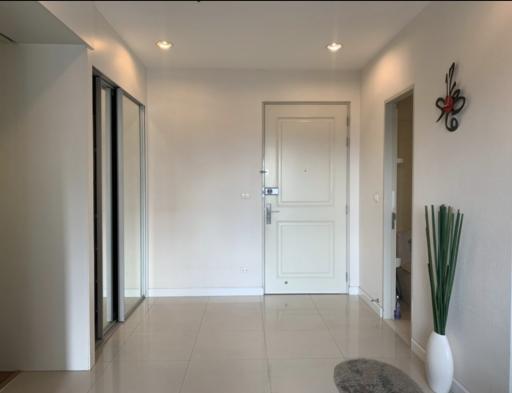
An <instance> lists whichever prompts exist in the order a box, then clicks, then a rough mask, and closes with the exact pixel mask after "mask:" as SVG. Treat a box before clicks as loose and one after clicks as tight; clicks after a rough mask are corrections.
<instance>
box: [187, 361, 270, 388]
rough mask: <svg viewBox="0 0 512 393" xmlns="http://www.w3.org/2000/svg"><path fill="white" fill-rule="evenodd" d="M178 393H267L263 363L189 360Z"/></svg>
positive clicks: (266, 374)
mask: <svg viewBox="0 0 512 393" xmlns="http://www.w3.org/2000/svg"><path fill="white" fill-rule="evenodd" d="M181 393H270V381H269V377H268V370H267V362H266V361H265V360H255V359H229V360H220V359H200V360H199V359H198V360H192V362H191V363H190V366H189V369H188V372H187V376H186V377H185V382H184V383H183V389H182V391H181Z"/></svg>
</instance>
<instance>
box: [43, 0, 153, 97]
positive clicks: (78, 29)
mask: <svg viewBox="0 0 512 393" xmlns="http://www.w3.org/2000/svg"><path fill="white" fill-rule="evenodd" d="M40 3H41V4H42V5H43V6H44V7H46V8H47V9H48V10H49V11H50V12H51V13H52V14H54V15H55V16H56V17H57V18H58V19H60V20H61V21H62V22H63V23H64V24H65V25H66V26H68V27H69V28H70V29H71V30H73V31H74V32H75V33H76V34H77V35H78V36H79V37H80V38H81V39H83V40H84V41H85V42H86V43H87V44H88V45H89V47H90V50H89V51H88V54H89V58H90V63H91V65H92V66H94V67H96V68H97V69H99V70H100V71H101V72H102V73H103V74H105V75H106V76H108V77H109V78H110V79H111V80H113V81H114V82H115V83H116V84H118V85H119V86H121V87H122V88H123V89H124V90H126V91H127V92H128V93H130V94H131V95H132V96H134V97H135V98H136V99H137V100H139V101H140V102H142V103H145V102H146V69H145V67H144V64H142V62H141V61H140V60H139V59H138V58H137V57H136V56H135V55H134V54H133V52H132V51H131V49H130V48H129V47H128V45H126V43H125V42H124V41H123V39H122V38H121V37H120V36H119V34H117V32H116V31H115V30H114V29H113V28H112V26H111V25H110V24H109V23H108V22H107V20H106V19H105V18H104V17H103V15H102V14H100V12H99V11H98V10H97V9H96V7H95V5H94V2H93V1H41V2H40Z"/></svg>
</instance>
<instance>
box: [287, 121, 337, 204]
mask: <svg viewBox="0 0 512 393" xmlns="http://www.w3.org/2000/svg"><path fill="white" fill-rule="evenodd" d="M278 127H279V130H278V132H279V140H278V146H279V155H278V156H279V162H278V166H279V179H278V182H279V183H280V184H281V188H282V192H281V194H280V195H281V197H280V198H279V199H280V200H279V203H280V204H281V205H283V204H288V203H293V204H308V205H317V204H326V203H327V204H329V203H331V197H332V188H333V187H332V186H333V184H332V183H333V181H332V180H333V179H332V176H331V175H332V164H333V162H332V159H333V157H332V156H333V151H332V150H333V142H334V123H333V119H322V118H316V119H315V118H295V119H280V120H279V126H278Z"/></svg>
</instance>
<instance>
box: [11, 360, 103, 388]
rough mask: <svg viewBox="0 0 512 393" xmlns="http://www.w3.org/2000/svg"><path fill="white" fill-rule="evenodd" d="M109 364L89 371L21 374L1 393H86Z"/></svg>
mask: <svg viewBox="0 0 512 393" xmlns="http://www.w3.org/2000/svg"><path fill="white" fill-rule="evenodd" d="M108 367H110V364H108V365H106V364H102V365H98V366H97V367H94V368H93V370H91V371H67V372H66V371H37V372H22V373H20V374H19V375H18V376H16V378H15V379H14V380H13V381H11V382H10V383H9V384H8V385H7V386H6V387H5V388H4V389H3V390H2V393H36V392H37V393H87V392H88V391H89V389H90V388H91V386H92V385H93V384H94V382H95V381H96V380H97V379H99V378H100V377H101V376H102V374H103V373H104V372H106V370H108Z"/></svg>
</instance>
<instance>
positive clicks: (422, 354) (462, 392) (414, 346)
mask: <svg viewBox="0 0 512 393" xmlns="http://www.w3.org/2000/svg"><path fill="white" fill-rule="evenodd" d="M411 350H412V351H413V352H414V353H415V354H416V356H418V357H419V358H420V359H421V360H422V361H423V362H425V360H426V358H427V351H425V348H423V347H422V346H421V345H420V344H418V342H417V341H416V340H414V339H411ZM451 393H469V390H467V389H466V388H465V387H464V385H463V384H461V383H460V382H459V381H457V380H456V379H455V378H454V379H453V384H452V390H451Z"/></svg>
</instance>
